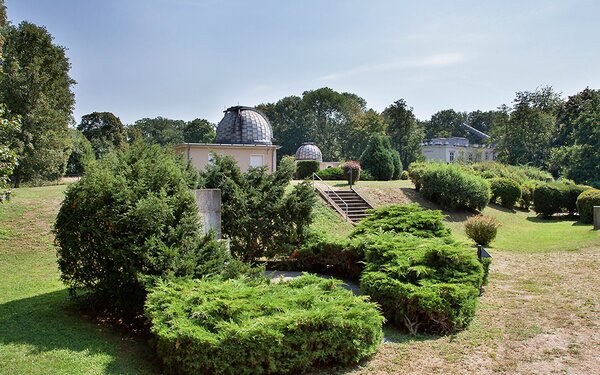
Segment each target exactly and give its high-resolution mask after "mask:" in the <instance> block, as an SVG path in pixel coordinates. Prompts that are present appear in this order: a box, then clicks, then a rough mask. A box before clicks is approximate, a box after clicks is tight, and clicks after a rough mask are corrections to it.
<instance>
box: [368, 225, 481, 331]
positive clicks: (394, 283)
mask: <svg viewBox="0 0 600 375" xmlns="http://www.w3.org/2000/svg"><path fill="white" fill-rule="evenodd" d="M365 241H366V247H365V261H366V266H365V271H364V272H363V274H362V277H361V281H360V287H361V290H362V291H363V293H365V294H368V295H369V296H370V297H371V300H372V301H374V302H377V303H378V304H379V305H380V306H381V308H382V310H383V313H384V316H385V317H386V319H387V320H388V321H390V322H392V323H393V324H394V325H396V326H399V327H404V328H406V329H407V330H408V332H409V333H411V334H416V333H417V332H418V331H426V332H433V333H447V332H452V331H455V330H459V329H463V328H465V327H466V326H467V325H468V324H469V322H470V321H471V320H472V319H473V316H474V314H475V307H476V304H477V296H478V295H479V289H480V287H481V285H482V283H483V267H482V265H481V263H480V262H479V261H478V260H477V255H476V254H475V252H474V251H473V250H472V249H469V248H467V247H465V246H464V245H461V244H458V243H453V242H452V241H451V240H449V239H448V238H445V239H441V238H427V239H424V238H420V237H416V236H413V235H410V234H405V233H404V234H394V233H380V234H379V235H377V236H367V237H366V238H365Z"/></svg>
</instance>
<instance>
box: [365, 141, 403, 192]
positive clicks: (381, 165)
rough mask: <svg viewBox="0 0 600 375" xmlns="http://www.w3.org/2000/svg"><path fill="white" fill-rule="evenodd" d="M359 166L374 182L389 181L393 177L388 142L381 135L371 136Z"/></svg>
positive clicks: (392, 160)
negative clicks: (367, 172)
mask: <svg viewBox="0 0 600 375" xmlns="http://www.w3.org/2000/svg"><path fill="white" fill-rule="evenodd" d="M398 160H399V159H398ZM360 165H361V166H362V168H363V169H365V170H367V171H369V173H370V174H371V175H372V176H373V177H374V178H375V180H378V181H388V180H391V179H392V177H393V175H394V157H393V155H392V149H391V145H389V141H388V142H386V139H385V137H384V136H382V135H379V134H374V135H372V136H371V138H370V139H369V143H368V144H367V147H366V148H365V150H364V151H363V153H362V155H361V156H360Z"/></svg>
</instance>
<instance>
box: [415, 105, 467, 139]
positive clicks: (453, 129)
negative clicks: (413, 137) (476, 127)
mask: <svg viewBox="0 0 600 375" xmlns="http://www.w3.org/2000/svg"><path fill="white" fill-rule="evenodd" d="M466 122H467V113H466V112H456V111H455V110H453V109H445V110H442V111H439V112H437V113H434V114H433V115H432V116H431V119H430V120H429V121H427V122H425V124H424V129H425V138H426V139H431V138H436V137H446V138H448V137H467V136H468V134H469V133H468V131H467V130H466V129H465V128H463V127H462V126H461V125H462V124H464V123H466Z"/></svg>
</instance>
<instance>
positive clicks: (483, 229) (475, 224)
mask: <svg viewBox="0 0 600 375" xmlns="http://www.w3.org/2000/svg"><path fill="white" fill-rule="evenodd" d="M498 227H500V223H499V222H498V220H496V219H495V218H493V217H492V216H486V215H477V216H471V217H470V218H468V219H467V221H465V233H466V234H467V236H468V237H469V238H470V239H472V240H473V241H475V243H476V244H478V245H482V246H487V245H489V244H490V243H491V242H492V241H493V240H494V238H496V234H498Z"/></svg>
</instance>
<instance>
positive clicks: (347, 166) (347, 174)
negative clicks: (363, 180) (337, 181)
mask: <svg viewBox="0 0 600 375" xmlns="http://www.w3.org/2000/svg"><path fill="white" fill-rule="evenodd" d="M341 168H342V171H344V179H345V180H346V181H348V183H349V184H350V183H352V184H354V183H355V182H356V181H358V180H359V179H360V172H361V170H362V168H361V166H360V163H359V162H357V161H354V160H348V161H346V162H344V164H342V166H341ZM351 177H352V181H350V178H351Z"/></svg>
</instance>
